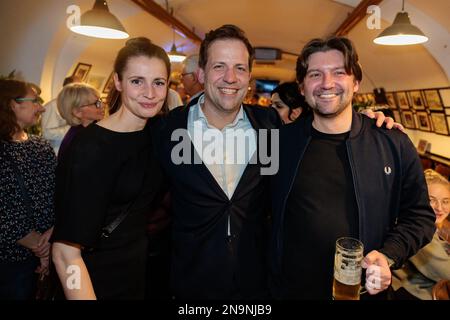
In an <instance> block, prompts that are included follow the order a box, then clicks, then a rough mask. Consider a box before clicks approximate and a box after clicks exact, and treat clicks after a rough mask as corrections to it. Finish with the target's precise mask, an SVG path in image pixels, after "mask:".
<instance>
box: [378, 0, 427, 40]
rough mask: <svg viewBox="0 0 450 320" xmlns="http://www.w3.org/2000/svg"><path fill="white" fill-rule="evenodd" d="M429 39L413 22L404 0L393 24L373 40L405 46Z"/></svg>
mask: <svg viewBox="0 0 450 320" xmlns="http://www.w3.org/2000/svg"><path fill="white" fill-rule="evenodd" d="M427 41H428V37H427V36H425V34H424V33H423V32H422V31H421V30H420V29H419V28H417V27H416V26H414V25H412V24H411V20H410V19H409V16H408V12H405V0H403V1H402V11H401V12H398V13H397V15H396V17H395V19H394V22H393V23H392V25H391V26H390V27H387V28H386V29H385V30H384V31H383V32H381V33H380V35H379V36H378V37H377V38H375V39H374V40H373V42H375V43H376V44H381V45H386V46H405V45H411V44H419V43H424V42H427Z"/></svg>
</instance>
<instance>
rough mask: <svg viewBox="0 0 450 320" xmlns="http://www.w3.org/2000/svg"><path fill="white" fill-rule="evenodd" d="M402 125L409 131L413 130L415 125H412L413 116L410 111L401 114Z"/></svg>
mask: <svg viewBox="0 0 450 320" xmlns="http://www.w3.org/2000/svg"><path fill="white" fill-rule="evenodd" d="M402 124H403V125H404V126H405V127H406V128H409V129H415V128H416V125H415V123H414V115H413V113H412V111H403V112H402Z"/></svg>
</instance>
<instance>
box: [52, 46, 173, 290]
mask: <svg viewBox="0 0 450 320" xmlns="http://www.w3.org/2000/svg"><path fill="white" fill-rule="evenodd" d="M114 72H115V74H114V83H115V86H116V88H117V90H119V91H120V92H121V100H122V105H121V107H120V109H119V110H118V111H117V112H116V113H114V114H113V115H111V116H110V117H109V118H107V119H104V120H102V121H100V122H97V123H96V124H91V125H89V126H88V127H86V128H85V129H84V130H83V131H81V132H80V133H79V134H78V135H77V136H76V137H75V139H74V140H73V142H72V143H71V145H70V146H69V148H68V150H67V151H66V152H67V153H66V155H65V156H64V157H63V159H62V160H61V162H60V163H59V164H58V168H57V182H56V184H57V190H56V223H55V229H54V234H53V242H54V244H53V260H54V263H55V266H56V270H57V272H58V275H59V278H60V280H61V283H62V285H63V289H64V293H65V295H66V298H68V299H143V298H144V293H145V281H144V280H145V260H146V246H147V240H146V230H145V226H146V224H145V212H146V211H148V207H149V205H150V203H151V202H152V200H153V198H154V196H155V194H156V192H157V191H158V189H159V188H160V185H161V183H162V172H161V169H160V167H159V165H158V162H157V161H156V157H155V155H154V148H153V143H152V141H153V140H152V139H149V135H150V136H152V132H153V130H152V124H150V123H147V122H148V121H147V120H148V119H149V118H152V117H154V116H155V115H157V114H158V113H159V112H160V111H161V109H162V108H163V105H164V104H165V98H166V95H167V88H168V78H169V75H170V62H169V59H168V57H167V54H166V53H165V51H164V50H163V49H162V48H160V47H158V46H156V45H154V44H152V43H151V42H150V41H149V40H148V39H146V38H136V39H131V40H129V41H128V42H127V44H126V46H125V47H124V48H122V49H121V50H120V51H119V53H118V56H117V58H116V61H115V64H114ZM120 217H122V218H124V219H123V220H122V221H120ZM118 218H119V219H118ZM119 221H120V222H119ZM118 222H119V223H118ZM113 224H115V225H117V227H116V228H115V229H114V230H113V231H111V229H110V231H111V232H110V233H109V234H108V232H105V231H104V229H105V227H107V226H108V227H110V226H112V225H113Z"/></svg>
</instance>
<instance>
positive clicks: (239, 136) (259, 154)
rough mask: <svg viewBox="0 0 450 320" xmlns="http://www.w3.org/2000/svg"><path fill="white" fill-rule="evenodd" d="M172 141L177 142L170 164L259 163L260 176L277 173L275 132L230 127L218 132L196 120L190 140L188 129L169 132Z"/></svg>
mask: <svg viewBox="0 0 450 320" xmlns="http://www.w3.org/2000/svg"><path fill="white" fill-rule="evenodd" d="M171 140H172V141H179V143H177V144H176V145H175V146H174V147H173V149H172V152H171V160H172V163H174V164H176V165H179V164H201V163H204V164H206V165H215V164H220V165H223V164H227V165H233V164H247V163H249V164H256V163H258V161H259V163H260V164H261V165H262V166H261V175H274V174H276V173H277V172H278V166H279V145H278V143H279V131H278V129H259V130H254V129H249V130H243V129H231V128H229V129H225V130H224V132H222V131H219V130H217V129H204V128H203V123H202V122H201V121H195V122H194V127H193V136H192V137H191V136H190V134H189V131H188V130H186V129H177V130H174V131H173V132H172V136H171ZM192 141H195V145H196V151H197V152H196V153H194V154H192V148H191V142H192ZM269 149H270V150H269ZM269 152H270V154H269ZM199 153H200V154H199Z"/></svg>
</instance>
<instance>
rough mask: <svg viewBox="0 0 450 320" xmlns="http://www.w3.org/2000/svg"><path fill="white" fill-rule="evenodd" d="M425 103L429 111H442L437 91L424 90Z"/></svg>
mask: <svg viewBox="0 0 450 320" xmlns="http://www.w3.org/2000/svg"><path fill="white" fill-rule="evenodd" d="M424 95H425V101H426V103H427V106H428V109H429V110H443V109H444V107H443V106H442V101H441V97H440V96H439V91H438V90H425V91H424Z"/></svg>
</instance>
